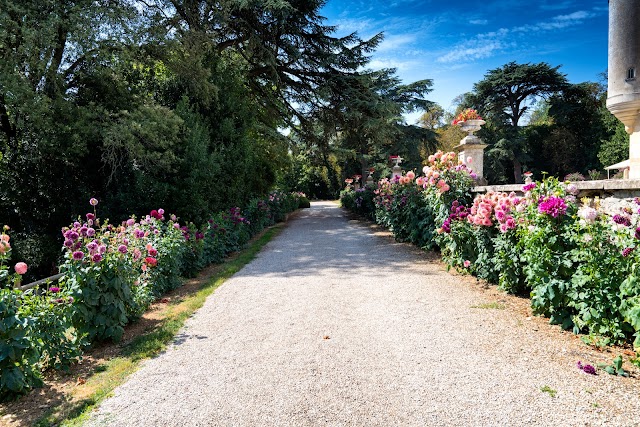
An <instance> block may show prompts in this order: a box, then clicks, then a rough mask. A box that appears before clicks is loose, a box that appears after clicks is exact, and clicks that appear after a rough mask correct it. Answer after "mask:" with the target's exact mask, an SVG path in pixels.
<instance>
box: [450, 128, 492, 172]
mask: <svg viewBox="0 0 640 427" xmlns="http://www.w3.org/2000/svg"><path fill="white" fill-rule="evenodd" d="M485 123H486V122H485V121H484V120H480V119H470V120H465V121H464V122H458V126H460V128H461V129H462V130H463V131H465V132H467V134H468V135H467V136H465V137H464V138H462V141H460V145H457V146H456V147H454V150H456V151H457V152H458V159H459V160H460V162H461V163H463V164H465V165H467V167H468V168H469V169H471V170H472V171H473V172H474V173H475V174H476V181H477V182H478V184H480V185H484V184H486V180H485V179H484V177H483V176H482V175H483V172H484V167H483V166H484V149H485V148H486V147H487V145H486V144H484V143H483V142H482V140H481V139H480V138H478V137H477V136H476V135H474V134H473V133H474V132H477V131H479V130H480V128H481V127H482V125H484V124H485Z"/></svg>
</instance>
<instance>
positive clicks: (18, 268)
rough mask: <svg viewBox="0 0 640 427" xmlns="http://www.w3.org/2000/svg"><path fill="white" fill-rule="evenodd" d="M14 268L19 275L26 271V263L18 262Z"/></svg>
mask: <svg viewBox="0 0 640 427" xmlns="http://www.w3.org/2000/svg"><path fill="white" fill-rule="evenodd" d="M14 268H15V270H16V273H18V274H19V275H23V274H24V273H26V272H27V268H28V267H27V264H25V263H24V262H19V263H17V264H16V266H15V267H14Z"/></svg>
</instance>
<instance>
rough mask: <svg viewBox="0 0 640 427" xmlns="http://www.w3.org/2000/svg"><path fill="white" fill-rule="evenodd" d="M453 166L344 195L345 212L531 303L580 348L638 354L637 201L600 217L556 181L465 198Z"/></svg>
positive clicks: (463, 177)
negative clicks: (609, 347) (580, 342)
mask: <svg viewBox="0 0 640 427" xmlns="http://www.w3.org/2000/svg"><path fill="white" fill-rule="evenodd" d="M455 159H456V157H455V154H454V153H447V154H445V153H440V152H439V153H437V154H436V155H435V156H432V157H431V158H430V162H429V165H428V166H426V167H425V169H424V171H423V172H424V175H423V176H416V175H415V174H414V173H413V172H408V173H407V174H406V175H404V176H402V177H398V178H397V179H395V180H394V181H393V182H390V181H389V180H382V181H380V182H379V183H378V185H377V186H376V187H375V188H374V187H368V188H365V189H363V190H360V191H359V192H354V191H352V190H347V191H345V192H343V194H342V203H343V206H345V207H347V208H349V209H352V210H354V211H356V212H358V213H361V214H363V215H365V216H368V217H370V218H375V220H376V221H377V222H378V223H380V224H382V225H384V226H387V227H388V228H390V229H391V230H392V231H393V233H394V234H395V236H396V237H397V238H398V239H399V240H403V241H409V242H412V243H415V244H417V245H419V246H420V247H423V248H425V249H438V250H440V252H441V255H442V258H443V260H444V261H445V262H446V263H447V264H448V265H449V266H452V267H455V268H458V269H460V270H462V271H465V272H468V273H470V274H473V275H475V276H477V277H480V278H482V279H485V280H487V281H489V282H491V283H495V284H498V285H499V286H500V287H501V288H502V289H504V290H505V291H507V292H510V293H514V294H519V295H530V297H531V305H532V308H533V310H534V312H535V313H537V314H540V315H544V316H548V317H549V318H550V320H551V322H552V323H557V324H560V325H562V326H563V327H564V328H566V329H572V330H573V331H574V332H576V333H583V334H585V340H586V341H589V342H592V343H597V344H599V345H603V344H610V343H624V342H628V341H631V340H633V339H634V337H635V342H634V346H635V347H640V269H639V267H638V266H639V265H640V250H638V249H637V248H638V246H639V245H640V200H636V202H637V203H635V204H633V203H630V204H628V206H625V207H624V208H620V210H619V211H618V212H613V213H607V212H605V211H604V210H603V208H602V205H601V201H600V200H599V199H598V198H595V199H587V198H585V199H581V200H578V199H577V197H576V195H577V188H576V187H575V186H574V185H571V184H570V183H561V182H559V181H558V180H556V179H554V178H548V179H545V180H543V181H542V182H535V183H530V184H527V185H524V186H523V194H522V195H516V194H514V193H509V194H507V193H495V192H493V193H487V194H482V195H477V196H476V197H475V198H472V194H471V192H470V190H471V187H472V185H473V181H472V179H471V172H470V171H468V170H467V169H466V168H464V167H463V165H461V164H459V162H457V161H456V160H455ZM358 200H360V201H361V202H360V203H358ZM366 200H372V202H373V203H369V204H368V203H365V202H364V201H366ZM363 210H364V211H363Z"/></svg>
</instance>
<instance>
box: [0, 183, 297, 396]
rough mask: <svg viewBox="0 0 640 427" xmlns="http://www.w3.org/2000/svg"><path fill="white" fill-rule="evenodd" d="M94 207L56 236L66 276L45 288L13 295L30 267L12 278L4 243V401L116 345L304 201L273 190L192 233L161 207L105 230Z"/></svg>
mask: <svg viewBox="0 0 640 427" xmlns="http://www.w3.org/2000/svg"><path fill="white" fill-rule="evenodd" d="M91 204H92V205H93V210H92V212H88V213H87V214H86V215H85V216H84V217H80V218H78V220H77V221H76V222H74V223H73V224H71V225H70V226H68V227H65V228H63V229H62V234H63V236H64V250H65V262H64V264H63V265H62V266H61V267H60V271H61V272H62V273H64V276H63V278H62V279H61V280H60V281H59V283H57V284H55V285H53V286H49V287H48V288H47V289H43V290H40V291H37V290H29V291H24V292H23V291H20V290H18V289H12V287H13V286H14V285H16V284H18V283H19V281H20V278H21V276H22V275H23V274H24V273H25V271H26V269H27V266H26V264H24V263H18V264H17V265H16V266H15V267H14V270H15V273H13V272H10V270H9V267H8V266H7V265H6V263H7V261H8V260H9V259H10V255H11V244H10V238H9V235H8V234H7V231H8V228H7V227H5V230H4V231H3V233H2V234H1V235H0V237H1V239H0V285H1V286H2V288H0V313H1V314H0V370H1V372H2V373H1V375H0V400H10V399H14V398H16V397H18V396H20V395H21V394H23V393H25V392H27V391H29V390H30V389H31V388H33V387H35V386H38V385H40V384H41V383H42V379H41V378H42V376H41V375H42V371H43V370H45V369H48V368H54V369H66V368H68V366H69V364H70V363H72V362H73V361H74V360H77V358H78V357H80V355H81V354H82V349H83V348H84V347H86V346H87V345H90V344H91V343H93V342H95V341H101V340H114V341H117V340H119V339H120V338H121V337H122V334H123V332H124V329H123V328H124V326H125V325H126V324H127V323H129V322H131V321H134V320H135V319H137V318H139V317H140V316H141V315H142V314H143V313H144V312H145V311H146V309H147V308H148V307H149V305H150V304H151V303H152V302H153V301H154V300H155V299H156V298H157V297H158V296H160V295H162V294H163V293H165V292H167V291H169V290H171V289H174V288H176V287H178V286H180V285H181V284H182V277H185V276H194V275H195V274H197V272H198V271H200V270H201V269H202V268H204V267H205V266H207V265H209V264H211V263H215V262H220V261H221V260H222V259H223V258H224V257H225V256H226V255H227V254H229V253H230V252H233V251H237V250H238V249H240V248H241V247H242V246H243V245H245V244H246V243H247V242H248V241H249V239H250V238H251V236H253V235H255V234H256V233H258V232H260V231H261V230H263V229H264V228H265V227H267V226H270V225H272V224H274V223H276V222H279V221H283V220H284V219H285V217H286V215H287V213H289V212H292V211H293V210H295V209H297V208H298V207H299V206H300V204H303V205H308V200H306V198H305V197H304V195H303V194H301V193H282V192H273V193H271V194H270V195H269V196H268V197H267V198H264V199H254V200H252V201H251V202H250V203H249V204H248V206H247V207H246V208H245V209H240V208H232V209H230V210H228V211H224V212H219V213H217V214H215V215H214V216H213V217H212V218H211V219H210V220H209V221H208V222H207V223H206V224H205V225H204V226H201V227H198V228H196V227H195V226H194V225H193V224H182V223H180V222H179V218H177V217H176V216H174V215H165V212H164V211H163V210H162V209H158V210H153V211H151V212H150V214H149V215H146V216H144V217H142V218H135V217H131V218H129V219H128V220H126V221H123V222H122V223H121V224H117V225H116V224H111V223H109V222H108V221H102V220H101V219H100V218H99V217H98V212H97V204H98V201H97V200H95V199H92V200H91Z"/></svg>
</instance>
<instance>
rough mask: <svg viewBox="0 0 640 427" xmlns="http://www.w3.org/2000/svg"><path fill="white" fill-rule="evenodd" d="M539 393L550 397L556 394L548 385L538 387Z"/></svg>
mask: <svg viewBox="0 0 640 427" xmlns="http://www.w3.org/2000/svg"><path fill="white" fill-rule="evenodd" d="M540 391H541V392H543V393H547V394H548V395H549V396H551V397H556V394H558V391H557V390H554V389H552V388H551V387H549V386H548V385H546V386H544V387H540Z"/></svg>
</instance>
